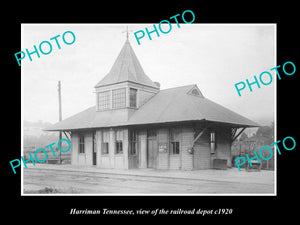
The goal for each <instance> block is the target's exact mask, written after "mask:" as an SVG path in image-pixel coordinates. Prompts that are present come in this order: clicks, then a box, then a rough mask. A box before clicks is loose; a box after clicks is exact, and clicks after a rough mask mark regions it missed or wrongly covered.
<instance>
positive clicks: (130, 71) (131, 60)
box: [95, 40, 158, 88]
mask: <svg viewBox="0 0 300 225" xmlns="http://www.w3.org/2000/svg"><path fill="white" fill-rule="evenodd" d="M124 81H130V82H134V83H138V84H143V85H146V86H150V87H154V88H158V87H157V86H156V84H155V83H154V82H153V81H152V80H151V79H150V78H149V77H148V76H147V75H146V74H145V72H144V70H143V68H142V66H141V64H140V62H139V60H138V58H137V57H136V55H135V53H134V51H133V49H132V47H131V45H130V43H129V41H128V40H126V42H125V44H124V46H123V48H122V50H121V52H120V53H119V56H118V57H117V59H116V61H115V63H114V64H113V66H112V68H111V70H110V71H109V73H108V74H107V75H106V76H105V77H104V78H103V79H102V80H101V81H99V82H98V83H97V84H96V86H95V87H101V86H106V85H111V84H116V83H121V82H124Z"/></svg>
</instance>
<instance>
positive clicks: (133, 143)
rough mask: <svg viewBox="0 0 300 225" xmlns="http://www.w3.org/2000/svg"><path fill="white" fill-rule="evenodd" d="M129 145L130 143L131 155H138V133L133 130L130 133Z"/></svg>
mask: <svg viewBox="0 0 300 225" xmlns="http://www.w3.org/2000/svg"><path fill="white" fill-rule="evenodd" d="M129 143H130V149H129V154H130V155H136V153H137V131H135V130H131V131H130V132H129Z"/></svg>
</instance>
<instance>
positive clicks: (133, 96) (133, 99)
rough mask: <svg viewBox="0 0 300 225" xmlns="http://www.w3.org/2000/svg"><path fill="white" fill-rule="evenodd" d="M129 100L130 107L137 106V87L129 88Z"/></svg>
mask: <svg viewBox="0 0 300 225" xmlns="http://www.w3.org/2000/svg"><path fill="white" fill-rule="evenodd" d="M129 102H130V107H132V108H136V107H137V89H133V88H130V89H129Z"/></svg>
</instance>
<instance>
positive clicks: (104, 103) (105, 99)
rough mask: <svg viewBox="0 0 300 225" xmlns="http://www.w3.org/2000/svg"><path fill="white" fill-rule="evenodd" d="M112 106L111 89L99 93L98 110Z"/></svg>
mask: <svg viewBox="0 0 300 225" xmlns="http://www.w3.org/2000/svg"><path fill="white" fill-rule="evenodd" d="M109 108H110V91H104V92H99V93H98V110H104V109H109Z"/></svg>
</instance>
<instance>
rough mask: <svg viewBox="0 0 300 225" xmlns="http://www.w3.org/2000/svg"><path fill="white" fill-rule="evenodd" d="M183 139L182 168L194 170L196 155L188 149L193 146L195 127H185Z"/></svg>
mask: <svg viewBox="0 0 300 225" xmlns="http://www.w3.org/2000/svg"><path fill="white" fill-rule="evenodd" d="M181 140H182V142H181V169H182V170H192V169H193V159H194V156H193V154H190V153H189V152H188V150H189V149H190V148H191V147H192V141H193V140H194V130H193V128H191V127H190V128H188V127H187V128H183V129H182V137H181Z"/></svg>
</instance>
